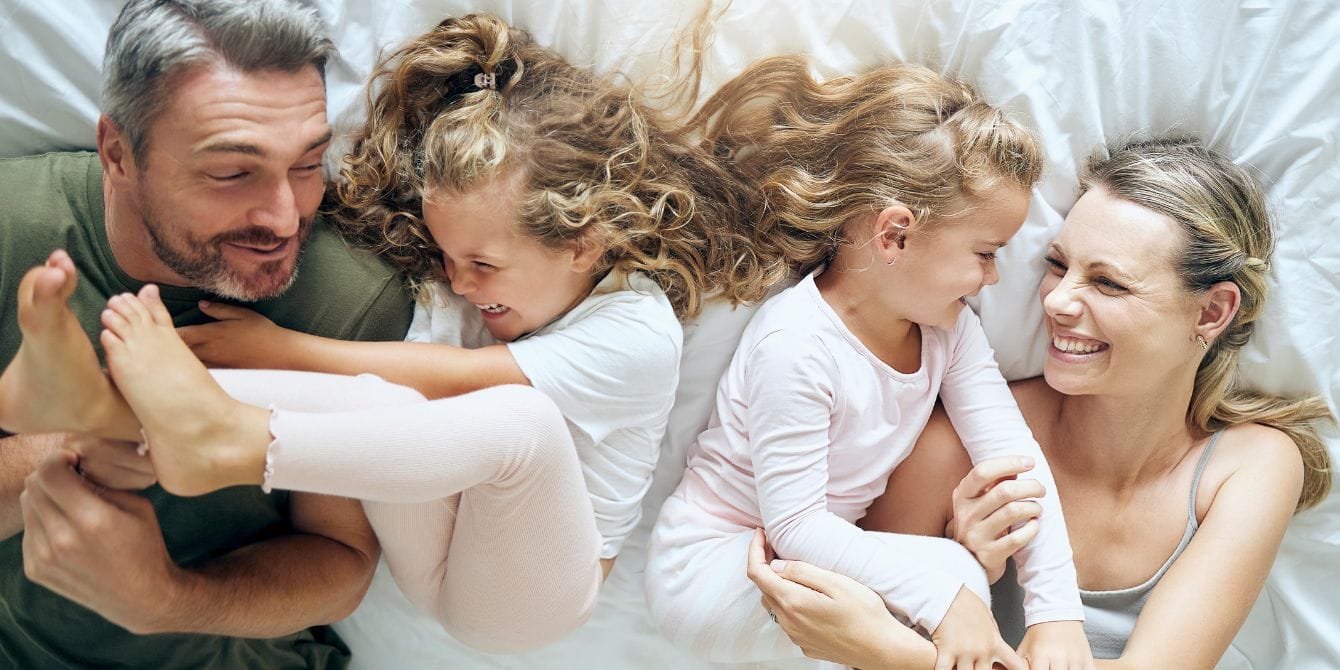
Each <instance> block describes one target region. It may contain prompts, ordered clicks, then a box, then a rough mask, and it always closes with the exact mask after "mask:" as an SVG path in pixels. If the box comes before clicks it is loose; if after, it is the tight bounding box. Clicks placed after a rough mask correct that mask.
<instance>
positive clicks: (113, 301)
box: [107, 293, 149, 334]
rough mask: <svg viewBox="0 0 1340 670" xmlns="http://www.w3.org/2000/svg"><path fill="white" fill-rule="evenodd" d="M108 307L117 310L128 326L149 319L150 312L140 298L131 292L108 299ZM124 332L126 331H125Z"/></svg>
mask: <svg viewBox="0 0 1340 670" xmlns="http://www.w3.org/2000/svg"><path fill="white" fill-rule="evenodd" d="M107 308H108V309H110V310H112V311H114V312H116V313H117V314H119V315H120V316H121V318H122V319H124V320H125V323H126V325H127V326H132V325H136V324H139V323H141V322H143V321H146V320H148V318H149V316H148V313H147V312H145V310H144V305H142V304H140V301H139V299H137V298H136V297H135V296H134V295H131V294H129V293H118V294H116V295H114V296H112V297H111V298H110V299H108V300H107ZM123 334H124V333H123Z"/></svg>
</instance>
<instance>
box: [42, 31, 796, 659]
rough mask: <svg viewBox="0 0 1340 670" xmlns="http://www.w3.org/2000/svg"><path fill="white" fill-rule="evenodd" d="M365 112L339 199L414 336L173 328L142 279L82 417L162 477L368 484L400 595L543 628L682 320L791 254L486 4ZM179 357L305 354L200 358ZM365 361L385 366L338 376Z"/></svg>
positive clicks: (383, 72)
mask: <svg viewBox="0 0 1340 670" xmlns="http://www.w3.org/2000/svg"><path fill="white" fill-rule="evenodd" d="M370 102H371V109H370V114H369V118H368V120H367V122H366V125H365V126H364V128H363V129H362V131H361V133H360V134H359V135H358V136H357V137H356V138H355V139H356V142H355V145H354V148H353V151H352V153H351V154H349V155H348V156H346V157H345V159H344V161H343V165H342V170H341V180H340V182H339V183H338V186H337V189H336V191H335V194H334V196H335V197H334V199H333V204H334V214H335V218H336V221H337V223H338V225H340V226H341V227H342V229H343V230H344V232H345V233H346V234H347V236H348V237H349V238H350V239H351V240H353V241H355V242H357V243H359V244H361V245H363V246H367V247H371V248H373V249H375V250H376V251H377V252H379V253H380V254H381V255H382V256H383V257H385V258H386V259H388V260H390V261H391V262H392V263H394V264H395V265H397V266H398V267H399V268H400V269H401V270H403V271H404V272H405V274H406V276H407V277H408V278H409V279H410V280H411V281H412V282H413V283H415V284H416V285H417V286H418V288H420V289H421V291H420V297H421V301H420V304H419V306H418V308H417V311H416V315H415V319H414V323H413V325H412V327H411V333H410V337H409V339H410V341H409V342H399V343H388V342H344V341H336V340H329V339H323V338H318V337H315V336H311V335H306V334H302V333H298V332H295V331H290V330H285V329H282V328H279V327H278V326H276V325H274V324H273V323H271V322H269V321H268V320H266V319H265V318H263V317H261V316H259V315H258V314H256V313H254V312H251V311H249V310H246V309H243V308H241V307H236V306H228V305H223V304H202V305H201V309H202V310H204V311H205V312H206V313H207V314H209V315H211V316H213V317H215V318H217V319H219V321H218V322H217V323H213V324H209V325H204V326H198V327H192V328H185V329H183V332H182V334H181V336H180V337H179V335H178V333H177V332H176V331H174V329H173V325H172V323H171V321H170V319H169V318H168V316H167V312H166V310H165V309H164V308H163V305H162V303H161V302H160V300H159V297H158V293H157V289H156V287H153V286H148V287H146V288H145V290H144V291H142V292H141V294H140V295H138V296H132V295H123V296H117V297H115V298H113V299H112V300H111V301H109V303H108V309H107V311H106V312H105V313H104V315H103V323H104V326H105V328H106V330H104V332H103V335H102V338H101V339H102V344H103V346H104V349H105V351H106V356H107V364H108V367H109V369H110V374H111V376H112V378H113V380H114V381H115V383H116V387H117V388H118V389H119V391H120V393H121V394H123V395H124V398H125V400H126V401H128V403H129V407H130V409H132V410H133V413H134V415H133V416H131V415H125V416H120V417H117V418H116V419H114V420H113V421H111V422H110V424H111V425H110V426H108V427H107V428H106V429H105V430H102V431H95V432H100V433H101V434H104V435H106V436H109V437H118V438H121V439H129V438H133V437H136V436H137V435H138V434H139V431H140V430H141V429H142V430H143V434H144V436H145V440H146V443H147V445H149V449H148V455H149V456H150V458H151V459H152V463H153V466H154V469H155V472H156V475H157V477H158V479H159V481H160V483H161V484H162V485H163V486H164V488H166V489H167V490H169V491H171V492H173V493H177V494H181V495H191V494H198V493H204V492H207V491H211V490H215V489H218V488H222V487H225V486H232V485H239V484H251V485H263V486H265V487H267V488H269V487H275V488H281V489H291V490H300V491H311V492H318V493H327V494H333V495H340V496H347V497H353V498H360V499H363V500H364V501H365V502H364V509H365V511H366V512H367V515H368V518H369V520H370V521H371V524H372V527H373V529H374V530H375V531H376V533H377V536H378V538H379V539H380V541H381V545H382V548H383V551H384V556H385V558H386V561H387V563H388V565H389V567H390V570H391V573H392V575H393V576H394V578H395V580H396V582H397V583H398V584H399V586H400V588H401V590H402V591H403V592H404V593H405V595H406V596H407V597H408V598H409V600H410V601H411V602H413V603H415V604H416V605H417V606H419V607H420V608H422V609H423V610H425V611H426V612H428V613H430V614H431V615H433V616H434V617H436V618H437V619H438V620H439V621H440V622H442V624H443V625H444V626H445V627H446V629H447V630H448V631H449V632H451V633H452V634H453V635H454V636H456V637H457V638H459V639H461V640H462V641H463V642H466V643H467V644H471V645H473V646H475V647H478V648H481V649H485V650H495V651H507V650H518V649H522V648H526V647H533V646H538V645H542V644H544V643H546V642H549V641H551V640H553V639H555V638H556V637H558V636H560V635H561V634H563V633H564V632H566V631H568V630H570V629H572V628H573V627H575V626H577V625H578V624H580V623H581V622H582V621H583V620H584V619H585V617H586V616H587V615H588V614H589V612H590V610H591V608H592V606H593V605H594V602H595V595H596V591H597V589H598V586H599V584H600V582H601V579H602V574H604V573H607V572H608V569H609V567H610V564H611V563H612V561H613V560H614V558H615V556H616V555H617V554H618V553H619V549H620V546H621V544H622V542H623V541H624V539H625V538H626V537H627V535H628V533H629V532H630V531H631V529H632V528H633V526H634V525H635V524H636V523H637V520H638V516H639V508H640V507H639V506H640V502H641V498H642V495H643V494H644V493H645V492H646V490H647V488H648V486H649V485H650V482H651V476H652V470H653V467H654V465H655V463H656V457H657V452H658V448H659V443H660V440H661V437H662V435H663V433H664V431H665V427H666V421H667V416H668V413H669V410H670V406H671V404H672V401H673V399H674V394H675V387H676V383H677V380H678V366H679V357H680V352H681V342H682V330H681V326H680V324H679V321H678V319H679V318H681V317H685V316H691V315H694V314H695V313H697V312H698V310H699V308H700V305H701V303H702V300H703V296H704V295H705V294H707V293H719V294H722V295H724V296H725V297H726V298H728V299H730V300H733V301H740V300H756V299H759V298H761V296H762V294H763V291H764V290H765V286H766V284H767V283H769V282H770V281H772V280H775V279H776V278H778V277H780V276H781V275H782V273H784V271H785V268H784V266H783V265H782V264H781V263H779V262H776V261H774V262H772V263H767V262H764V261H763V260H761V259H760V258H759V257H758V256H756V255H755V254H754V253H753V247H752V245H751V242H750V237H749V235H748V233H747V232H741V231H736V230H732V229H731V228H730V227H729V226H730V223H731V222H732V221H738V219H737V218H734V217H733V216H732V214H733V213H734V211H735V210H736V209H738V204H737V202H736V200H738V199H739V197H740V196H739V195H738V189H736V188H735V187H734V186H732V185H733V184H734V183H735V182H734V181H733V180H732V177H731V175H730V174H729V173H726V172H725V171H723V170H722V169H721V168H720V167H719V166H718V165H717V164H716V163H715V162H714V161H712V160H711V159H710V157H708V156H707V155H706V154H705V153H703V152H702V151H701V150H700V149H699V148H697V147H696V146H693V145H691V144H689V143H688V142H684V141H681V140H679V139H678V138H676V137H674V136H672V135H670V134H669V133H667V132H665V131H662V130H661V129H660V127H659V126H658V124H657V122H656V120H655V119H654V118H652V117H651V116H650V114H649V113H648V112H647V111H646V110H645V109H644V108H643V107H642V106H641V105H640V104H639V103H638V102H637V101H636V99H635V97H634V96H633V95H631V94H630V92H629V91H628V90H627V89H626V88H622V87H619V86H616V85H614V84H612V83H610V82H609V81H608V80H606V79H602V78H600V77H597V76H595V75H593V74H592V73H590V72H588V71H586V70H582V69H579V68H576V67H574V66H572V65H570V64H568V63H566V62H565V61H563V60H562V59H561V58H560V57H559V56H557V55H556V54H554V53H553V52H551V51H549V50H547V49H544V48H542V47H540V46H538V45H536V44H535V43H534V42H532V41H531V39H530V37H529V35H527V34H526V33H524V32H522V31H519V30H515V29H510V28H509V27H508V26H507V25H505V24H504V23H503V22H502V21H500V20H499V19H496V18H494V17H489V16H483V15H470V16H466V17H462V18H458V19H448V20H446V21H444V22H442V23H441V24H440V25H439V26H437V28H435V29H434V30H432V31H430V32H428V33H426V34H424V35H422V36H420V37H418V38H416V39H414V40H412V41H411V42H410V43H409V44H407V45H406V46H404V47H402V48H401V49H399V50H398V51H396V52H395V53H393V54H391V55H390V56H389V57H388V58H387V60H386V61H385V62H384V63H383V64H382V66H381V67H380V68H379V71H378V73H377V74H376V75H375V76H374V78H373V81H372V82H371V84H370ZM443 280H444V281H443ZM70 281H73V278H71V279H70ZM448 288H449V289H450V290H447V289H448ZM331 308H332V309H339V308H340V306H339V305H332V306H331ZM52 309H53V310H54V308H52ZM66 312H67V313H68V310H66ZM69 318H73V317H72V316H70V317H69ZM183 338H184V339H185V342H183ZM188 345H189V347H190V348H188ZM192 348H193V349H194V350H195V353H196V354H198V355H199V356H200V357H201V358H202V359H203V360H204V361H206V362H208V363H211V364H213V365H217V366H223V367H235V368H236V367H250V368H276V369H278V368H282V369H286V370H296V371H307V372H276V371H269V370H267V371H264V372H259V371H246V370H222V371H216V373H215V375H214V376H211V375H210V374H209V373H208V372H207V371H206V369H205V368H204V366H202V365H201V363H200V362H199V361H197V360H196V357H195V356H194V355H193V354H192V351H191V349H192ZM66 358H68V359H70V360H76V359H77V360H88V359H91V357H88V356H85V357H83V358H80V354H79V352H74V353H70V355H68V356H66ZM368 372H370V373H373V374H376V375H378V376H379V377H381V378H382V379H384V380H386V381H382V380H381V379H377V378H374V377H369V376H341V375H362V373H368ZM317 373H324V374H317ZM216 380H217V381H216ZM388 382H391V383H388ZM532 387H533V388H532ZM555 407H556V408H557V409H555ZM51 428H53V429H55V428H58V426H52V427H51ZM602 568H603V572H602Z"/></svg>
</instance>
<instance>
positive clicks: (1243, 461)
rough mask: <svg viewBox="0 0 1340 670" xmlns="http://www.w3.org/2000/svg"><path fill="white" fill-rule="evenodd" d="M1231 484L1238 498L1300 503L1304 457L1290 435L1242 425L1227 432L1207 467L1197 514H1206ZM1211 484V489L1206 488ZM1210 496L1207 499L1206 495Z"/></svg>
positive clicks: (1249, 424)
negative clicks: (1228, 484)
mask: <svg viewBox="0 0 1340 670" xmlns="http://www.w3.org/2000/svg"><path fill="white" fill-rule="evenodd" d="M1229 481H1237V482H1238V483H1237V484H1236V485H1235V486H1234V487H1232V489H1233V490H1236V491H1238V492H1239V494H1245V495H1249V496H1252V497H1254V498H1255V499H1257V500H1258V501H1259V500H1261V498H1260V496H1269V497H1271V498H1274V497H1276V496H1279V497H1281V499H1284V500H1286V501H1290V502H1291V501H1294V500H1296V499H1297V496H1298V492H1299V490H1301V488H1302V485H1303V457H1302V455H1301V454H1300V453H1299V451H1298V445H1296V444H1294V441H1293V440H1292V439H1290V438H1289V436H1288V434H1286V433H1285V432H1284V431H1281V430H1279V429H1276V428H1271V427H1270V426H1266V425H1262V424H1259V423H1242V424H1238V425H1235V426H1230V427H1228V428H1226V429H1224V434H1223V437H1221V438H1220V439H1219V443H1218V444H1217V445H1216V446H1215V452H1214V454H1212V455H1211V456H1210V461H1209V463H1207V464H1206V467H1205V475H1204V477H1203V479H1202V483H1201V488H1200V494H1199V495H1198V496H1197V504H1196V507H1197V511H1198V513H1199V514H1204V513H1205V512H1207V511H1208V510H1209V508H1210V507H1211V506H1212V505H1213V504H1214V502H1215V499H1216V498H1217V497H1218V496H1217V495H1216V493H1217V492H1218V491H1219V489H1220V488H1221V487H1222V486H1223V485H1224V484H1226V483H1227V482H1229ZM1207 484H1208V486H1207ZM1207 494H1208V495H1207Z"/></svg>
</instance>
